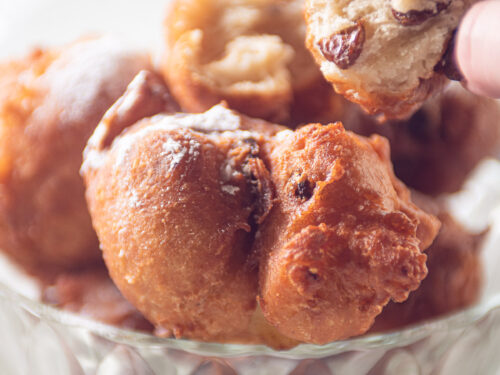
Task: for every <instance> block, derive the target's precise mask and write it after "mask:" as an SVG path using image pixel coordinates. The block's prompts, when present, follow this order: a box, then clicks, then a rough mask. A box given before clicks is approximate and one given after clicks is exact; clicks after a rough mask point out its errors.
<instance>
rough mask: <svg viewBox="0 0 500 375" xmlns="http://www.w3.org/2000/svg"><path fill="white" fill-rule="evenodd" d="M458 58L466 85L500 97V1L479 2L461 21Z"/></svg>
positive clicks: (487, 94) (457, 48)
mask: <svg viewBox="0 0 500 375" xmlns="http://www.w3.org/2000/svg"><path fill="white" fill-rule="evenodd" d="M455 53H456V59H457V63H458V65H459V67H460V70H461V71H462V73H463V75H464V77H465V80H466V86H467V88H468V89H469V90H471V91H473V92H474V93H476V94H479V95H486V96H491V97H495V98H500V1H499V0H487V1H481V2H479V3H476V4H475V5H474V6H473V7H472V8H471V9H470V10H469V12H468V13H467V14H466V15H465V17H464V19H463V20H462V24H461V25H460V28H459V30H458V34H457V40H456V51H455Z"/></svg>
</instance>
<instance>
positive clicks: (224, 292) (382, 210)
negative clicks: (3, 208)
mask: <svg viewBox="0 0 500 375" xmlns="http://www.w3.org/2000/svg"><path fill="white" fill-rule="evenodd" d="M152 78H153V77H151V76H149V75H148V74H147V73H145V74H142V73H141V75H139V76H138V77H137V78H136V79H135V80H134V81H133V82H132V83H131V84H130V86H129V89H128V90H127V92H126V94H125V95H124V96H123V97H122V98H121V99H120V100H119V101H118V102H117V103H116V104H115V105H114V106H113V107H112V108H111V109H110V110H109V111H108V112H107V113H106V115H105V116H104V118H103V121H102V122H101V123H100V125H99V126H98V127H97V129H96V131H95V132H94V135H93V136H92V137H91V139H90V140H89V143H88V146H87V148H86V151H85V161H84V164H83V167H82V173H83V175H84V178H85V182H86V186H87V192H86V196H87V201H88V203H89V207H90V211H91V216H92V220H93V224H94V226H95V228H96V231H97V233H98V236H99V239H100V241H101V246H102V249H103V252H104V258H105V261H106V264H107V266H108V269H109V270H110V275H111V277H112V279H113V280H114V282H115V283H116V284H117V286H118V288H119V289H120V290H121V291H122V293H123V294H124V296H125V297H126V298H127V299H128V300H129V301H130V302H131V303H132V304H133V305H134V306H136V307H137V308H138V310H139V311H141V312H142V313H143V314H144V315H145V316H146V318H147V319H148V320H149V321H151V322H152V323H153V324H154V326H155V328H156V334H158V335H163V336H171V335H173V336H176V337H185V338H191V339H198V340H205V341H219V342H242V343H243V342H245V343H266V344H268V345H271V346H273V347H277V348H286V347H290V346H292V345H295V344H296V343H297V342H299V341H305V342H312V343H324V342H327V341H332V340H335V339H340V338H344V337H348V336H351V335H355V334H360V333H363V332H365V331H366V330H367V329H368V328H369V327H370V325H371V324H372V322H373V318H374V317H375V316H376V315H377V314H378V313H380V311H381V309H382V307H383V306H384V305H385V304H386V303H387V302H388V301H389V299H390V298H392V299H394V300H397V301H402V300H404V299H406V297H407V295H408V293H409V292H410V291H411V290H414V289H415V288H416V287H417V286H418V284H419V282H420V280H421V279H422V278H423V277H424V276H425V274H426V267H425V259H426V257H425V255H423V254H422V252H421V251H422V250H423V249H424V248H426V247H427V246H429V244H430V242H431V241H432V239H433V238H434V236H435V233H436V230H437V227H438V222H437V220H436V219H435V218H433V217H432V216H430V215H427V214H425V213H424V212H423V211H421V210H419V209H418V208H416V207H415V206H414V205H413V204H412V203H411V202H410V200H409V192H408V191H407V190H406V188H405V187H404V186H403V185H402V184H401V183H400V182H399V181H398V180H396V179H395V177H394V176H393V174H392V170H391V167H390V164H389V161H388V157H389V156H388V149H387V144H386V142H385V141H384V140H383V139H382V138H379V137H378V138H377V137H376V138H373V139H370V140H367V139H365V138H363V137H358V136H356V135H354V134H352V133H348V132H345V131H344V129H343V127H342V125H341V124H336V125H329V126H324V127H322V126H320V125H309V126H306V127H304V128H302V129H300V130H298V131H296V132H295V133H294V132H292V131H291V130H285V128H283V127H281V126H278V125H273V124H270V123H267V122H265V121H263V120H254V119H250V118H248V117H245V116H242V115H239V114H238V113H236V112H233V111H231V110H229V109H227V108H225V107H224V106H223V105H219V106H215V107H213V108H212V109H210V110H209V111H207V112H205V113H201V114H179V113H178V114H170V115H169V114H165V113H161V114H156V113H157V112H162V111H163V112H165V111H166V110H165V109H162V108H161V107H162V105H158V106H156V105H153V104H154V103H155V101H156V100H157V99H158V95H160V94H161V92H162V90H161V86H158V87H157V88H156V89H152V88H151V87H152V85H155V82H156V81H155V80H154V79H152ZM148 92H149V93H151V96H150V97H148V95H146V96H144V95H141V94H138V93H148ZM160 96H161V95H160ZM145 103H150V104H151V103H153V104H152V105H146V104H145ZM158 103H161V100H160V101H158ZM129 112H130V113H131V115H130V114H127V113H129ZM155 114H156V115H155ZM153 115H154V116H153ZM141 116H142V117H145V118H143V119H142V120H139V121H138V122H136V121H137V119H139V118H141ZM148 116H153V117H148ZM268 215H270V216H268ZM254 241H256V244H255V245H254ZM259 272H260V283H259V275H258V274H259ZM287 275H288V276H287ZM258 295H260V296H261V297H260V305H261V308H262V311H261V310H260V308H259V307H258V306H257V303H256V300H257V296H258ZM311 305H314V307H313V308H310V306H311ZM316 307H318V308H316ZM294 319H295V320H294ZM313 321H314V324H312V322H313ZM283 322H285V323H283ZM287 322H290V324H293V325H294V327H295V328H297V327H298V329H299V333H297V331H296V330H295V331H294V329H290V326H287V324H288V323H287ZM273 326H274V327H273ZM319 327H321V328H319ZM276 328H277V330H276ZM319 331H322V333H319Z"/></svg>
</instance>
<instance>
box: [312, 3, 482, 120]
mask: <svg viewBox="0 0 500 375" xmlns="http://www.w3.org/2000/svg"><path fill="white" fill-rule="evenodd" d="M473 2H474V1H473V0H374V1H366V0H335V1H327V0H307V2H306V22H307V27H308V30H307V46H308V48H309V49H310V50H311V52H312V53H313V55H314V57H315V59H316V62H317V63H318V64H319V65H320V67H321V71H322V72H323V75H324V76H325V78H326V79H327V80H328V81H330V82H331V83H332V84H333V85H334V87H335V90H336V91H337V92H338V93H341V94H342V95H344V96H345V97H346V98H348V99H349V100H351V101H353V102H356V103H359V104H361V105H362V107H363V108H364V109H365V110H366V111H368V112H369V113H371V114H381V115H383V116H384V117H385V118H404V117H407V116H409V115H410V114H411V113H412V112H413V111H415V110H416V109H417V108H418V107H419V106H420V104H421V103H422V102H423V101H424V100H425V99H426V98H427V97H429V96H430V95H432V94H433V93H434V92H436V91H437V90H439V89H440V88H441V87H443V85H444V84H445V83H446V82H447V77H448V78H451V79H455V80H457V79H460V74H459V73H458V71H457V70H456V68H455V67H454V63H453V61H452V60H453V59H452V50H453V36H454V31H455V30H456V28H457V26H458V24H459V22H460V19H461V17H462V16H463V14H464V12H465V11H466V10H467V9H468V8H469V7H470V5H471V4H472V3H473Z"/></svg>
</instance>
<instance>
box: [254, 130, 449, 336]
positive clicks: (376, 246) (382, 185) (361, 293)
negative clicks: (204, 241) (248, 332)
mask: <svg viewBox="0 0 500 375" xmlns="http://www.w3.org/2000/svg"><path fill="white" fill-rule="evenodd" d="M387 157H388V145H387V142H385V141H384V140H383V139H382V138H373V139H370V140H368V139H365V138H362V137H357V136H355V135H354V134H352V133H349V132H345V131H344V129H343V127H342V126H341V124H339V123H338V124H334V125H328V126H320V125H308V126H305V127H303V128H301V129H299V130H298V131H296V132H295V133H289V134H288V135H287V136H284V137H283V139H279V141H278V144H277V145H276V147H275V148H274V150H273V151H272V154H271V156H270V160H269V161H268V163H269V165H270V170H271V178H272V180H273V182H274V183H275V186H276V194H277V200H276V203H275V205H274V207H273V209H272V211H271V213H270V214H269V216H268V218H267V219H266V221H265V222H264V224H263V225H262V226H261V227H260V229H259V232H258V234H257V244H256V251H257V253H259V254H260V256H261V257H262V258H261V269H260V280H259V282H260V284H259V287H260V297H259V301H260V305H261V308H262V311H263V313H264V316H265V317H266V319H268V320H269V322H271V324H273V325H275V326H276V327H277V328H278V330H279V331H280V332H281V333H283V334H285V335H286V336H289V337H292V338H295V339H297V340H300V341H305V342H312V343H318V344H323V343H326V342H329V341H333V340H338V339H344V338H347V337H350V336H354V335H358V334H362V333H364V332H366V331H367V330H368V329H369V327H370V326H371V325H372V323H373V320H374V318H375V316H376V315H378V314H379V313H380V312H381V310H382V307H383V306H385V305H386V304H387V302H388V301H389V300H390V299H393V300H395V301H404V300H405V299H406V298H407V296H408V293H409V292H410V291H412V290H415V289H416V288H417V287H418V285H419V283H420V281H421V280H422V279H423V278H424V277H425V275H426V273H427V269H426V266H425V260H426V256H425V255H424V254H423V253H422V250H424V249H425V247H426V246H428V245H429V244H430V242H431V241H432V239H433V238H434V236H435V234H436V232H437V229H438V227H439V223H438V221H437V219H435V218H434V217H433V216H430V215H427V214H424V213H423V212H422V211H420V210H418V209H417V208H416V207H415V206H413V205H412V204H411V202H410V201H409V199H408V192H407V191H406V189H405V188H404V186H402V184H400V183H399V182H397V181H396V180H395V177H394V176H393V175H392V170H391V166H390V164H389V162H388V160H387ZM395 185H397V186H395Z"/></svg>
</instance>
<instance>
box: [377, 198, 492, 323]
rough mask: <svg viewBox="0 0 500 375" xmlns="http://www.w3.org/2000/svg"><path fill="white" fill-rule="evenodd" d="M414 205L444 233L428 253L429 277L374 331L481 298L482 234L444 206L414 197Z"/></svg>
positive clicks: (395, 305)
mask: <svg viewBox="0 0 500 375" xmlns="http://www.w3.org/2000/svg"><path fill="white" fill-rule="evenodd" d="M412 197H413V199H414V202H415V203H416V204H417V205H418V206H419V207H421V208H422V209H425V210H426V211H427V212H430V213H432V214H434V215H436V216H437V217H438V218H439V220H440V221H441V230H440V232H439V234H438V236H437V237H436V240H435V241H434V243H433V244H432V245H431V246H430V247H429V248H428V249H427V251H426V254H427V268H428V270H429V272H428V275H427V277H426V278H425V279H424V280H423V281H422V283H421V284H420V287H419V288H418V289H417V290H416V291H414V292H412V293H411V294H410V296H409V297H408V299H407V300H406V301H405V302H403V303H395V302H390V303H389V304H388V305H387V307H386V308H385V309H384V311H383V312H382V314H380V315H379V316H378V317H377V319H376V320H375V324H374V326H373V327H372V329H371V331H384V330H388V329H396V328H399V327H402V326H405V325H408V324H412V323H417V322H419V321H422V320H426V319H430V318H436V317H438V316H440V315H444V314H448V313H451V312H453V311H456V310H459V309H462V308H465V307H467V306H470V305H471V304H473V303H475V302H476V301H477V300H478V299H479V296H480V292H481V285H482V266H481V259H480V251H479V249H480V245H481V241H482V239H483V237H484V236H483V234H479V235H477V234H476V235H475V234H472V233H469V232H468V231H467V230H466V229H465V228H463V227H462V226H461V225H460V224H459V223H457V222H456V221H455V220H454V219H453V218H452V217H451V216H450V214H449V213H448V212H447V211H446V209H445V207H444V205H443V203H442V202H439V201H436V200H433V199H431V198H429V197H427V196H424V195H422V194H418V193H415V192H414V193H413V194H412Z"/></svg>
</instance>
